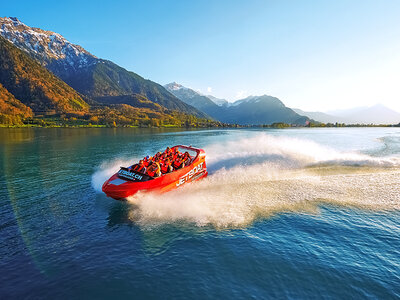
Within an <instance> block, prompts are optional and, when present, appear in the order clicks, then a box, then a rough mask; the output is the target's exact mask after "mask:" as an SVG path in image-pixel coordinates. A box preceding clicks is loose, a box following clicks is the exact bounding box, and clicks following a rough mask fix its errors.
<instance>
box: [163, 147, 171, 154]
mask: <svg viewBox="0 0 400 300" xmlns="http://www.w3.org/2000/svg"><path fill="white" fill-rule="evenodd" d="M170 152H171V148H170V147H167V149H165V151H164V154H167V155H168V154H169V153H170Z"/></svg>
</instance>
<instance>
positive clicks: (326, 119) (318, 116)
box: [292, 108, 349, 124]
mask: <svg viewBox="0 0 400 300" xmlns="http://www.w3.org/2000/svg"><path fill="white" fill-rule="evenodd" d="M292 109H293V110H294V111H295V112H296V113H298V114H299V115H302V116H306V117H309V118H310V119H313V120H315V121H318V122H322V123H333V124H335V123H349V120H348V119H346V118H341V117H338V116H333V115H330V114H327V113H323V112H318V111H313V112H310V111H304V110H301V109H298V108H292Z"/></svg>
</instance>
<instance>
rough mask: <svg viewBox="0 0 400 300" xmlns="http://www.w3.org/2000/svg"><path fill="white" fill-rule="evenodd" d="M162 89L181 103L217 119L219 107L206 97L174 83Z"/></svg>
mask: <svg viewBox="0 0 400 300" xmlns="http://www.w3.org/2000/svg"><path fill="white" fill-rule="evenodd" d="M164 87H165V88H166V89H167V90H168V91H169V92H170V93H172V94H174V95H175V96H176V97H177V98H179V99H180V100H182V101H183V102H185V103H187V104H189V105H191V106H193V107H195V108H197V109H198V110H200V111H202V112H204V113H206V114H207V115H209V116H211V117H212V118H214V119H218V114H219V112H220V107H219V106H218V105H216V104H215V103H214V102H213V101H211V100H210V98H208V97H207V96H204V95H201V94H200V93H198V92H196V91H194V90H192V89H190V88H187V87H184V86H183V85H180V84H178V83H176V82H172V83H169V84H166V85H165V86H164Z"/></svg>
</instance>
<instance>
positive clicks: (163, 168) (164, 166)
mask: <svg viewBox="0 0 400 300" xmlns="http://www.w3.org/2000/svg"><path fill="white" fill-rule="evenodd" d="M170 166H171V163H170V162H165V163H163V164H162V165H161V172H162V173H164V174H165V173H168V172H169V167H170Z"/></svg>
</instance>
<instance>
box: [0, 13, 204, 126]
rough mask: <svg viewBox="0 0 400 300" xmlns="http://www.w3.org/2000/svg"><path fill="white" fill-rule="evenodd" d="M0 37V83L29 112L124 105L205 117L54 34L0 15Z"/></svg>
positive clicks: (80, 112) (85, 110) (145, 112)
mask: <svg viewBox="0 0 400 300" xmlns="http://www.w3.org/2000/svg"><path fill="white" fill-rule="evenodd" d="M0 38H1V40H0V83H1V84H2V86H3V89H5V90H7V91H8V92H9V93H10V94H12V95H13V96H14V97H15V99H17V100H19V101H20V102H21V103H23V104H24V105H26V106H28V107H30V108H31V110H32V112H33V114H34V115H39V114H41V113H45V114H56V115H60V114H64V113H74V114H77V115H78V116H79V115H81V116H83V115H87V114H91V113H93V112H95V113H99V114H100V111H99V107H101V108H102V109H104V110H108V111H109V109H112V110H114V113H115V114H116V115H119V116H121V114H120V113H118V112H117V111H118V110H120V109H121V108H122V106H121V105H125V106H124V109H125V110H126V105H129V106H131V107H134V108H136V112H138V111H137V109H141V108H143V109H145V110H143V111H142V112H143V116H142V118H143V119H149V118H151V117H155V118H159V117H160V115H159V113H162V116H163V117H164V119H176V118H177V117H178V115H179V118H182V119H183V120H182V121H188V120H189V119H190V122H194V121H196V120H197V119H198V118H201V119H202V120H210V117H209V116H207V115H206V114H205V113H204V112H202V111H200V110H198V109H196V108H194V107H193V106H191V105H188V104H186V103H184V102H183V101H181V100H179V99H178V98H177V97H175V96H174V95H173V94H171V93H170V92H168V91H167V90H166V89H165V88H164V87H163V86H161V85H160V84H157V83H155V82H153V81H151V80H147V79H144V78H143V77H141V76H139V75H138V74H136V73H134V72H130V71H127V70H126V69H124V68H122V67H120V66H118V65H116V64H114V63H113V62H111V61H108V60H103V59H100V58H97V57H96V56H94V55H92V54H91V53H89V52H88V51H86V50H85V49H83V48H82V47H81V46H79V45H75V44H72V43H70V42H69V41H67V40H66V39H65V38H64V37H63V36H61V35H60V34H58V33H54V32H52V31H47V30H42V29H40V28H34V27H29V26H27V25H25V24H24V23H22V22H21V21H20V20H18V19H17V18H0ZM106 108H107V109H106ZM115 110H116V111H115ZM7 111H8V112H10V111H12V110H10V109H8V110H7ZM0 113H2V114H5V110H2V111H1V112H0ZM149 113H155V114H153V115H152V116H150V115H149ZM27 116H28V115H27ZM114 121H115V120H114ZM116 121H118V120H116ZM176 121H177V120H173V123H174V124H176V123H177V122H176ZM207 122H208V121H207Z"/></svg>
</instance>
